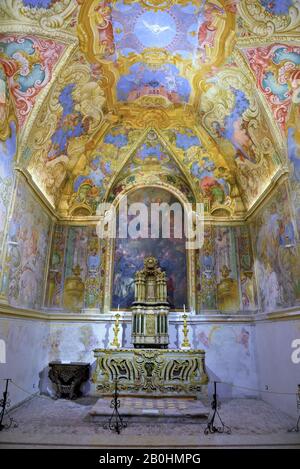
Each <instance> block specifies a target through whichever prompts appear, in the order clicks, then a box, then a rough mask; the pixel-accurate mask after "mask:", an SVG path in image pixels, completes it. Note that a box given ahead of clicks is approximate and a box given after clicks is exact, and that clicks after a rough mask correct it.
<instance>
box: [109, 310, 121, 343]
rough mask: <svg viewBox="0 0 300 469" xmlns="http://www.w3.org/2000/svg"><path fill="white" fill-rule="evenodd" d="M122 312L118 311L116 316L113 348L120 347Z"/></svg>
mask: <svg viewBox="0 0 300 469" xmlns="http://www.w3.org/2000/svg"><path fill="white" fill-rule="evenodd" d="M119 319H120V314H119V313H117V314H116V316H115V325H114V339H113V341H112V342H111V344H110V345H111V346H112V348H120V346H121V345H120V342H119V332H120V325H119Z"/></svg>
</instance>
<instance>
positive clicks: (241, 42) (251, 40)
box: [236, 33, 300, 48]
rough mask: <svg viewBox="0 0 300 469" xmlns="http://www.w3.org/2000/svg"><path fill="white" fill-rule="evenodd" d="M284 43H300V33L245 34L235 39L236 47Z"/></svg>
mask: <svg viewBox="0 0 300 469" xmlns="http://www.w3.org/2000/svg"><path fill="white" fill-rule="evenodd" d="M277 42H278V43H283V42H284V43H286V44H292V45H295V44H300V33H299V35H295V36H288V35H286V36H285V35H278V34H274V35H271V36H269V37H268V36H266V37H261V36H247V37H239V38H237V41H236V47H237V48H250V47H267V46H270V45H272V44H276V43H277Z"/></svg>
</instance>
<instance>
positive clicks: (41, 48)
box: [0, 35, 65, 127]
mask: <svg viewBox="0 0 300 469" xmlns="http://www.w3.org/2000/svg"><path fill="white" fill-rule="evenodd" d="M64 48H65V46H64V45H63V44H60V43H58V42H55V41H53V40H50V39H42V38H38V37H35V36H6V35H5V36H4V35H1V36H0V62H1V63H2V65H3V68H4V71H5V73H6V75H7V77H8V84H9V87H10V89H11V93H12V95H13V96H14V98H15V105H16V112H17V117H18V121H19V125H20V127H22V126H23V125H24V123H25V121H26V119H27V117H28V114H29V113H30V111H31V109H32V108H33V106H34V103H35V100H36V98H37V96H38V94H39V93H40V91H41V90H42V89H43V88H44V87H45V86H46V85H47V83H49V81H50V80H51V77H52V72H53V69H54V67H55V64H56V63H57V61H58V60H59V59H60V57H61V55H62V53H63V51H64Z"/></svg>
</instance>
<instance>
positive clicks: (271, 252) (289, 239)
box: [252, 184, 300, 312]
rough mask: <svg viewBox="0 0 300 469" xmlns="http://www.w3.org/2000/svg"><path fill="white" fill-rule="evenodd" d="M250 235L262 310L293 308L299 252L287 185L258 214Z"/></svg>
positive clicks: (298, 288)
mask: <svg viewBox="0 0 300 469" xmlns="http://www.w3.org/2000/svg"><path fill="white" fill-rule="evenodd" d="M252 234H253V246H254V248H255V264H256V274H257V283H258V288H259V292H260V300H261V307H262V310H263V311H267V312H271V311H274V310H276V309H278V308H285V307H288V306H293V305H294V304H295V303H296V302H297V301H299V299H300V284H299V278H300V263H299V258H300V257H299V256H300V249H299V243H297V235H296V227H295V220H294V218H293V216H292V213H291V204H290V198H289V195H288V189H287V185H286V184H283V185H282V186H281V187H280V188H279V190H278V192H277V193H276V194H275V195H274V196H273V198H272V199H271V200H270V201H269V202H268V203H267V204H266V205H265V207H263V208H262V209H261V210H260V212H259V215H258V216H257V217H256V218H255V221H254V222H253V224H252Z"/></svg>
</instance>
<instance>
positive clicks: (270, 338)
mask: <svg viewBox="0 0 300 469" xmlns="http://www.w3.org/2000/svg"><path fill="white" fill-rule="evenodd" d="M294 339H300V320H286V321H274V322H271V321H268V322H257V324H256V354H257V363H258V368H257V369H258V377H259V384H260V388H261V389H262V390H265V387H266V386H267V387H268V391H278V392H283V393H293V392H295V393H296V392H297V385H298V384H300V363H298V364H295V363H293V362H292V359H291V355H292V352H293V350H294V349H292V347H291V344H292V341H293V340H294ZM261 397H262V399H264V400H265V401H267V402H269V403H270V404H272V405H274V406H275V407H277V408H279V409H281V410H283V411H284V412H286V413H288V414H290V415H292V416H296V415H297V411H296V397H295V396H289V395H279V394H272V393H265V392H263V393H262V394H261Z"/></svg>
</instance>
